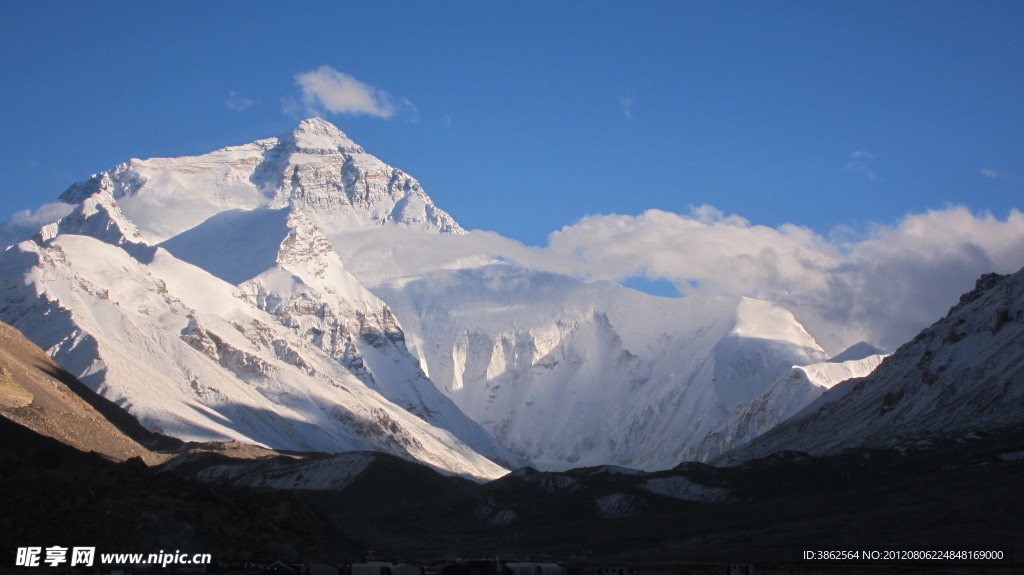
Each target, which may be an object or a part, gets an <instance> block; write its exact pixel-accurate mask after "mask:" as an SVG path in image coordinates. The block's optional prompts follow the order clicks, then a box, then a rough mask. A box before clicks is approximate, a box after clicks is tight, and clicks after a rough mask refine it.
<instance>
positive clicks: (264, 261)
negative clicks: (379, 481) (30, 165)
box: [0, 120, 522, 478]
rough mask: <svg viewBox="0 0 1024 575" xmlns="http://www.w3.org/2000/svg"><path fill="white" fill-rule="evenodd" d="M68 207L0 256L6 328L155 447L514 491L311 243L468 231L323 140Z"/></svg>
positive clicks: (192, 161)
mask: <svg viewBox="0 0 1024 575" xmlns="http://www.w3.org/2000/svg"><path fill="white" fill-rule="evenodd" d="M275 182H276V185H274V183H275ZM61 199H62V200H63V201H64V202H67V203H70V204H72V205H73V206H74V207H73V209H72V211H71V213H70V214H68V215H67V216H65V217H63V218H61V219H60V220H59V221H57V222H54V223H53V224H49V225H47V226H45V227H44V228H43V229H42V230H40V232H39V233H38V234H37V235H36V236H35V237H34V238H31V239H28V240H26V241H23V242H21V243H19V244H18V245H16V246H13V247H11V248H10V249H8V250H6V251H5V252H4V253H3V254H2V255H0V269H2V277H3V278H5V280H4V282H5V283H4V286H3V287H4V291H3V303H2V304H0V315H2V316H3V318H4V319H5V320H7V321H8V322H10V323H12V324H13V325H15V326H16V327H18V328H19V329H20V330H22V331H23V332H24V333H25V334H26V335H27V336H28V337H29V338H31V339H33V340H34V341H35V342H36V343H38V344H39V345H41V346H42V347H44V348H46V349H47V351H48V353H49V354H50V355H51V356H52V357H53V358H54V359H55V360H56V361H58V362H60V363H61V364H63V365H65V366H66V367H67V368H68V369H69V370H70V371H71V372H73V373H74V374H75V375H77V376H78V377H79V378H80V379H82V381H84V382H85V383H86V384H88V385H90V386H91V387H92V388H93V389H95V390H97V391H98V392H100V393H101V394H103V395H104V396H106V397H107V398H109V399H112V400H114V401H116V402H118V403H119V404H120V405H122V406H123V407H126V408H127V409H129V411H130V412H131V413H132V414H133V415H135V416H136V417H138V418H139V420H140V421H142V423H143V424H145V425H146V426H147V427H149V428H151V429H153V430H156V431H160V432H163V433H167V434H170V435H174V436H177V437H181V438H184V439H198V440H211V439H237V440H240V441H247V442H255V443H259V444H263V445H267V446H269V447H273V448H278V449H295V450H317V451H326V452H337V451H351V450H367V449H376V450H382V451H387V452H391V453H395V454H398V455H402V456H405V457H410V458H413V459H417V460H420V461H423V462H426V463H428V464H431V465H434V466H435V467H438V468H440V469H443V470H446V471H449V472H454V473H464V474H467V475H473V476H477V477H484V478H490V477H495V476H498V475H500V474H502V473H504V469H503V468H502V467H501V466H500V465H498V464H495V463H493V462H492V461H489V460H488V459H487V458H488V457H489V458H491V459H493V460H496V461H500V462H503V463H505V464H506V465H509V466H517V465H519V464H520V463H522V461H521V460H520V459H519V458H517V457H516V456H515V455H513V454H512V453H511V452H509V451H508V450H507V449H505V448H503V447H501V446H500V445H499V444H498V443H497V442H495V441H494V440H493V438H491V437H490V436H489V435H488V434H487V433H486V432H485V431H484V430H483V429H482V428H480V426H479V425H477V424H476V423H474V422H472V421H471V420H470V419H468V418H467V417H466V416H465V415H463V414H462V412H460V411H459V410H458V408H456V407H455V406H454V405H453V404H452V403H451V401H450V400H448V399H447V398H446V397H444V396H443V395H442V394H441V393H439V392H438V391H437V389H436V388H435V387H434V386H433V384H432V383H431V382H430V381H429V380H428V379H427V378H426V377H425V376H424V375H423V373H422V371H421V370H420V369H419V365H418V363H417V361H416V359H415V358H413V357H412V356H411V355H410V354H409V353H408V351H407V350H406V349H405V346H404V342H403V334H402V330H401V326H400V325H399V324H398V322H397V320H396V319H395V317H394V314H392V313H391V311H390V310H389V308H388V307H387V306H386V305H385V304H384V303H383V302H381V301H380V300H379V299H378V298H376V297H375V296H373V295H372V294H371V293H369V292H368V291H366V290H365V289H363V288H362V287H361V286H360V285H359V283H358V282H357V281H355V280H354V279H353V278H352V277H351V276H350V275H348V274H347V272H346V271H345V270H344V268H343V267H342V265H341V262H340V260H339V259H338V258H337V256H336V254H334V252H333V251H332V249H331V246H330V243H329V242H328V241H327V240H326V238H325V237H324V235H323V233H322V232H321V231H320V228H319V226H318V225H317V224H315V223H314V221H324V220H327V221H329V220H330V218H329V213H337V214H338V215H339V219H342V220H351V221H359V222H360V223H361V225H362V226H364V227H365V226H373V225H383V224H385V223H391V224H393V225H399V226H410V227H418V228H421V229H426V230H431V231H434V232H436V231H449V232H458V231H460V230H459V228H458V226H457V225H455V224H454V222H452V221H451V218H450V217H448V216H447V214H444V213H443V212H441V211H440V210H437V209H436V208H434V207H433V204H432V202H430V200H429V198H427V197H426V195H425V194H423V192H422V190H421V189H420V187H419V185H418V184H416V182H415V180H413V179H412V178H409V177H408V176H405V175H404V174H403V173H402V172H400V171H398V170H395V169H393V168H390V167H388V166H386V165H385V164H383V163H382V162H380V161H379V160H376V159H375V158H372V157H371V156H368V155H367V154H365V153H364V152H363V151H362V150H361V149H360V148H358V147H357V146H355V145H354V144H352V143H351V141H349V140H348V139H347V138H346V137H345V136H344V135H343V134H341V132H339V131H338V130H337V129H336V128H334V127H333V126H331V125H330V124H328V123H326V122H323V121H320V120H308V121H305V122H303V123H302V124H300V125H299V127H298V128H297V129H296V130H295V131H294V132H292V133H290V134H288V135H286V136H285V137H282V138H280V139H272V140H262V141H260V142H256V143H254V144H250V145H247V146H240V147H236V148H227V149H225V150H220V151H217V152H213V153H211V154H209V155H206V156H200V157H196V158H178V159H155V160H144V161H138V160H133V161H131V162H129V163H127V164H123V165H121V166H118V167H117V168H115V169H114V170H112V171H111V172H106V173H103V174H99V175H97V176H95V177H94V178H92V179H91V180H90V181H89V182H87V183H84V184H78V185H75V186H72V187H71V188H70V189H69V190H68V191H67V192H66V193H65V194H64V195H63V196H62V198H61ZM329 223H331V225H335V226H337V225H349V224H350V223H351V222H348V221H346V222H343V223H339V222H336V221H334V222H331V221H329ZM351 225H354V224H351ZM478 452H479V453H478ZM481 453H482V454H483V455H480V454H481Z"/></svg>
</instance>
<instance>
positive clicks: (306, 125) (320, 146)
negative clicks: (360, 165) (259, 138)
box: [283, 117, 363, 152]
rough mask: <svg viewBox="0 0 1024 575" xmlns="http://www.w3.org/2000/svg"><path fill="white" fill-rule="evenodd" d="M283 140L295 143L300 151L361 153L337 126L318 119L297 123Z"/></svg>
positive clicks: (357, 146)
mask: <svg viewBox="0 0 1024 575" xmlns="http://www.w3.org/2000/svg"><path fill="white" fill-rule="evenodd" d="M283 139H285V140H292V141H294V142H295V146H296V148H298V149H300V150H311V151H312V150H317V151H322V150H341V151H352V152H362V151H363V149H362V148H361V147H360V146H359V145H358V144H356V143H355V142H353V141H352V139H351V138H349V137H348V136H347V135H345V132H342V131H341V130H339V129H338V127H337V126H335V125H334V124H332V123H330V122H328V121H327V120H324V119H323V118H320V117H314V118H306V119H305V120H303V121H301V122H299V125H298V126H296V127H295V129H294V130H292V131H291V132H290V133H289V134H288V135H286V136H285V137H284V138H283Z"/></svg>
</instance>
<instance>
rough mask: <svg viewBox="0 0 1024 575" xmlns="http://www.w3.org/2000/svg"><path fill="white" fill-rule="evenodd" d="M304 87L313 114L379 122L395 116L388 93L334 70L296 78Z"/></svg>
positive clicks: (305, 73)
mask: <svg viewBox="0 0 1024 575" xmlns="http://www.w3.org/2000/svg"><path fill="white" fill-rule="evenodd" d="M295 81H296V82H297V83H298V84H299V86H301V87H302V99H303V103H304V104H305V105H306V107H307V109H308V111H309V112H313V113H317V112H320V111H326V112H331V113H335V114H356V115H358V114H366V115H368V116H376V117H378V118H390V117H392V116H394V115H395V104H394V103H393V101H392V98H391V96H390V95H388V93H387V92H384V91H382V90H379V89H377V88H374V87H373V86H369V85H367V84H364V83H362V82H360V81H359V80H356V79H355V78H353V77H352V76H349V75H348V74H345V73H344V72H339V71H337V70H335V69H334V68H331V67H330V66H320V67H319V68H317V69H316V70H313V71H311V72H304V73H302V74H298V75H296V76H295ZM406 102H407V104H405V105H407V106H412V103H411V102H408V101H407V100H403V103H406Z"/></svg>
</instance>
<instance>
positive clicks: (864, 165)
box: [846, 150, 878, 182]
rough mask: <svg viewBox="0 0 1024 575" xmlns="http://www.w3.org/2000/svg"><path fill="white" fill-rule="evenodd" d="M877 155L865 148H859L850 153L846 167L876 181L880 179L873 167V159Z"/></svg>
mask: <svg viewBox="0 0 1024 575" xmlns="http://www.w3.org/2000/svg"><path fill="white" fill-rule="evenodd" d="M874 159H875V156H873V155H872V154H871V152H866V151H864V150H857V151H856V152H853V153H852V154H850V157H849V158H848V159H847V160H846V169H847V170H852V171H855V172H860V173H861V174H864V177H866V178H867V179H868V180H870V181H872V182H875V181H878V176H877V175H875V171H874V170H873V169H872V168H871V164H872V161H873V160H874Z"/></svg>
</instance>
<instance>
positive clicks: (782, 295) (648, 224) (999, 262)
mask: <svg viewBox="0 0 1024 575" xmlns="http://www.w3.org/2000/svg"><path fill="white" fill-rule="evenodd" d="M836 237H842V238H845V241H837V240H834V239H831V240H830V239H826V238H824V237H822V236H820V235H818V234H816V233H814V232H813V231H812V230H810V229H808V228H805V227H801V226H796V225H792V224H785V225H782V226H779V227H777V228H770V227H766V226H757V225H751V224H750V223H749V222H747V221H746V220H745V219H743V218H741V217H738V216H734V215H732V216H726V215H724V214H722V213H721V212H719V211H718V210H716V209H714V208H711V207H709V206H701V207H699V208H695V209H694V210H693V212H692V214H691V215H690V216H684V215H680V214H674V213H670V212H664V211H659V210H650V211H647V212H644V213H643V214H640V215H637V216H622V215H607V216H591V217H587V218H584V219H583V220H581V221H580V222H579V223H577V224H575V225H572V226H568V227H566V228H563V229H562V230H560V231H558V232H555V233H554V234H552V235H551V237H550V242H549V245H548V247H547V248H546V249H544V250H533V251H531V250H528V249H519V250H508V251H506V255H507V257H508V259H512V260H515V261H519V262H520V263H522V264H523V265H528V266H532V267H541V268H542V269H547V270H549V271H559V272H562V273H569V274H571V275H575V276H577V277H581V278H584V279H607V280H614V281H623V280H625V279H627V278H629V277H633V276H642V277H645V278H647V279H651V280H658V279H664V280H668V281H671V282H672V283H673V285H674V286H675V287H676V289H677V290H679V292H680V293H683V294H688V295H697V294H705V295H741V296H750V297H759V298H764V299H769V300H772V301H776V302H778V303H780V304H782V305H785V306H786V307H788V308H789V309H790V310H792V311H793V312H794V313H796V315H797V317H798V318H799V319H800V320H801V321H802V322H804V324H805V325H806V326H807V327H808V329H809V330H810V331H811V333H812V334H814V335H815V337H817V338H819V341H820V343H822V345H825V346H826V348H828V349H830V350H831V351H841V349H842V348H843V347H845V346H847V345H850V344H853V343H856V342H857V341H860V340H867V341H870V342H871V343H874V344H876V345H880V346H882V347H886V348H889V349H892V348H894V347H896V346H898V345H899V344H901V343H903V342H905V341H907V340H909V339H910V338H911V337H913V336H914V335H915V334H916V333H917V332H918V331H919V330H920V329H922V328H923V327H925V326H927V325H929V324H931V323H932V322H933V321H935V320H937V319H939V318H940V317H942V316H943V315H944V314H945V313H946V311H947V310H948V309H949V307H950V306H951V305H953V304H954V303H956V301H957V299H958V297H959V296H960V294H962V293H964V292H966V291H969V290H970V289H971V288H972V287H973V285H974V281H975V279H977V277H978V276H980V275H981V274H983V273H988V272H993V271H994V272H1000V273H1010V272H1014V271H1017V270H1018V269H1020V268H1021V267H1024V214H1022V213H1021V212H1019V211H1016V210H1015V211H1013V212H1011V213H1010V214H1009V215H1008V217H1007V218H1006V219H1005V220H1000V219H997V218H995V217H993V216H992V215H991V214H982V215H976V214H973V213H971V212H970V211H969V210H967V209H966V208H962V207H951V208H948V209H945V210H937V211H930V212H927V213H924V214H915V215H910V216H907V217H906V218H905V219H903V220H902V221H901V222H899V223H898V224H895V225H890V226H876V227H875V228H874V229H872V230H871V231H870V232H869V234H868V235H867V237H866V238H859V239H856V240H853V239H850V238H849V234H848V233H845V234H836Z"/></svg>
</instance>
